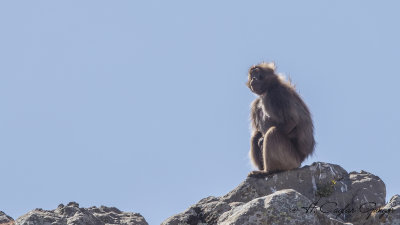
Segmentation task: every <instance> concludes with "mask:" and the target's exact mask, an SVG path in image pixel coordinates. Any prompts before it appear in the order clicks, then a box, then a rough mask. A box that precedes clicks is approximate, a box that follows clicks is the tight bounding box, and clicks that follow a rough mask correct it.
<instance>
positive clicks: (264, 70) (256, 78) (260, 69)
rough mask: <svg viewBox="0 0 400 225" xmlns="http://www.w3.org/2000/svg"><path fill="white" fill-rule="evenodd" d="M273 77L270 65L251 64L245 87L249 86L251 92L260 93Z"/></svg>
mask: <svg viewBox="0 0 400 225" xmlns="http://www.w3.org/2000/svg"><path fill="white" fill-rule="evenodd" d="M273 78H274V70H273V68H271V67H270V66H268V67H267V66H264V65H262V64H261V65H257V66H253V67H251V68H250V70H249V80H248V81H247V87H249V88H250V90H251V91H252V92H253V93H255V94H257V95H261V94H263V93H265V91H266V90H267V88H268V86H269V84H270V83H271V82H272V79H273Z"/></svg>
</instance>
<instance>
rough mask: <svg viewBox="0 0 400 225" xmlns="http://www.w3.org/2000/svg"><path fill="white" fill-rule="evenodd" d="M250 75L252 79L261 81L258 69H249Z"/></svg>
mask: <svg viewBox="0 0 400 225" xmlns="http://www.w3.org/2000/svg"><path fill="white" fill-rule="evenodd" d="M250 75H251V77H252V78H254V79H256V80H261V71H260V68H257V67H255V68H253V69H251V71H250Z"/></svg>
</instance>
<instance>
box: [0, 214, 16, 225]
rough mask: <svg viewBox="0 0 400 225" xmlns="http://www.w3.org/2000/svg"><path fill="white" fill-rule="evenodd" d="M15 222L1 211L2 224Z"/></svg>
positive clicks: (0, 223) (0, 219) (10, 224)
mask: <svg viewBox="0 0 400 225" xmlns="http://www.w3.org/2000/svg"><path fill="white" fill-rule="evenodd" d="M12 224H14V219H13V218H12V217H11V216H8V215H7V214H5V213H4V212H3V211H0V225H12Z"/></svg>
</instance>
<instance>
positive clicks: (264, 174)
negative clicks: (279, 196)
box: [247, 170, 274, 178]
mask: <svg viewBox="0 0 400 225" xmlns="http://www.w3.org/2000/svg"><path fill="white" fill-rule="evenodd" d="M272 174H274V172H265V171H260V170H254V171H251V172H250V173H249V175H247V176H248V177H254V178H264V177H268V176H269V175H272Z"/></svg>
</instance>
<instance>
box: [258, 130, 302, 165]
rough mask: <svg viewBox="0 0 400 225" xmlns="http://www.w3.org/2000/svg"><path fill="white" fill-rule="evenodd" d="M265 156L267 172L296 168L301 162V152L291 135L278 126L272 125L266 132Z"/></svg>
mask: <svg viewBox="0 0 400 225" xmlns="http://www.w3.org/2000/svg"><path fill="white" fill-rule="evenodd" d="M263 156H264V168H265V170H264V171H265V172H267V173H268V172H276V171H285V170H291V169H295V168H298V167H299V166H300V164H301V161H300V157H299V154H298V153H297V151H296V149H295V147H294V145H293V144H292V142H291V141H290V139H289V137H288V136H287V135H285V134H283V133H282V132H280V131H279V130H278V129H277V128H276V127H271V128H270V129H269V130H268V131H267V133H266V134H265V138H264V145H263Z"/></svg>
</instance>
